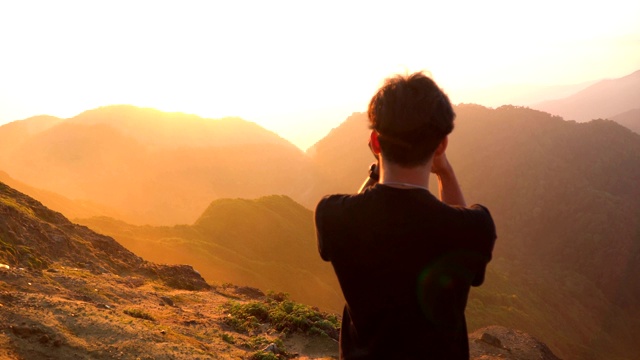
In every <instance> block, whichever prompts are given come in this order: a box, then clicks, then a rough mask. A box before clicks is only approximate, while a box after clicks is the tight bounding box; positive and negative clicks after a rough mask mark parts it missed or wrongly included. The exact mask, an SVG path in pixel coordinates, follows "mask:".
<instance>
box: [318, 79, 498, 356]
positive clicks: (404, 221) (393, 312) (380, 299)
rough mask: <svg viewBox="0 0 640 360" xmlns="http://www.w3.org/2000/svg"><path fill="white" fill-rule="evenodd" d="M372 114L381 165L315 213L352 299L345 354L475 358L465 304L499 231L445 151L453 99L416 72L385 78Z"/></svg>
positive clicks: (326, 253)
mask: <svg viewBox="0 0 640 360" xmlns="http://www.w3.org/2000/svg"><path fill="white" fill-rule="evenodd" d="M368 114H369V122H370V124H369V125H370V128H371V130H372V131H371V138H370V141H369V146H370V148H371V150H372V152H373V153H374V155H375V156H376V158H377V159H378V163H377V166H375V165H374V166H372V169H371V171H370V178H369V179H368V180H367V181H365V184H363V187H362V189H361V190H360V193H359V194H356V195H330V196H327V197H325V198H324V199H322V200H321V201H320V203H319V204H318V206H317V208H316V214H315V221H316V229H317V236H318V249H319V251H320V255H321V256H322V258H323V259H324V260H326V261H330V262H331V264H332V265H333V268H334V270H335V272H336V275H337V277H338V280H339V282H340V286H341V287H342V291H343V293H344V297H345V299H346V305H345V308H344V312H343V318H342V330H341V333H340V358H341V359H447V360H449V359H468V358H469V345H468V338H467V327H466V320H465V316H464V310H465V307H466V304H467V297H468V294H469V289H470V287H471V286H479V285H480V284H482V282H483V281H484V274H485V268H486V265H487V263H488V262H489V260H490V259H491V252H492V250H493V245H494V242H495V239H496V233H495V226H494V223H493V220H492V218H491V215H490V214H489V211H488V210H487V209H486V208H485V207H483V206H481V205H472V206H470V207H467V206H466V203H465V200H464V197H463V194H462V191H461V190H460V186H459V185H458V181H457V179H456V176H455V174H454V171H453V168H452V167H451V165H450V163H449V161H448V160H447V157H446V156H445V150H446V148H447V143H448V138H447V135H448V134H449V133H451V131H452V130H453V119H454V117H455V114H454V112H453V108H452V106H451V103H450V102H449V99H448V97H447V96H446V95H445V94H444V93H443V92H442V90H441V89H440V88H439V87H438V86H437V85H436V84H435V82H433V80H431V79H430V78H428V77H427V76H425V75H424V74H422V73H415V74H412V75H409V76H396V77H393V78H390V79H387V80H386V82H385V83H384V85H383V86H382V87H381V88H380V89H379V90H378V92H377V93H376V94H375V95H374V96H373V98H372V99H371V102H370V103H369V110H368ZM430 173H434V174H435V175H436V176H437V178H438V184H439V192H440V194H439V195H440V200H438V199H437V198H436V197H434V196H433V195H432V194H431V193H430V192H429V190H428V183H429V175H430Z"/></svg>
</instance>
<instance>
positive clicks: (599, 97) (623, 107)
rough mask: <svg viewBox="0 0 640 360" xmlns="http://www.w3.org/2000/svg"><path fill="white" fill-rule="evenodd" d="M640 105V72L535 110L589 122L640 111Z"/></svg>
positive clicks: (542, 104)
mask: <svg viewBox="0 0 640 360" xmlns="http://www.w3.org/2000/svg"><path fill="white" fill-rule="evenodd" d="M639 104H640V70H639V71H636V72H634V73H633V74H630V75H627V76H624V77H621V78H618V79H610V80H603V81H600V82H598V83H596V84H594V85H591V86H589V87H588V88H586V89H584V90H582V91H579V92H577V93H576V94H574V95H571V96H568V97H566V98H563V99H558V100H550V101H544V102H541V103H538V104H535V105H532V106H531V107H533V108H535V109H538V110H542V111H546V112H548V113H551V114H555V115H559V116H562V117H564V118H565V119H568V120H577V121H588V120H592V119H605V118H610V117H611V116H614V115H616V114H620V113H622V112H625V111H628V110H631V109H636V108H638V105H639Z"/></svg>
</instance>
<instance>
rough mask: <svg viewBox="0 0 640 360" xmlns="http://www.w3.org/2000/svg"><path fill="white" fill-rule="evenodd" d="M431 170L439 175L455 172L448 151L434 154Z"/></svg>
mask: <svg viewBox="0 0 640 360" xmlns="http://www.w3.org/2000/svg"><path fill="white" fill-rule="evenodd" d="M431 172H432V173H434V174H436V175H438V176H440V175H441V174H442V175H446V174H447V173H453V168H452V167H451V164H449V160H448V159H447V155H446V153H444V152H443V153H442V154H440V155H437V154H436V155H434V156H433V162H432V163H431Z"/></svg>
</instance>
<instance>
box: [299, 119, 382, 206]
mask: <svg viewBox="0 0 640 360" xmlns="http://www.w3.org/2000/svg"><path fill="white" fill-rule="evenodd" d="M368 129H369V128H368V122H367V114H364V113H353V114H352V115H351V116H349V117H348V118H347V119H346V120H345V121H344V122H343V123H342V124H341V125H340V126H339V127H337V128H335V129H332V130H331V131H330V132H329V134H327V136H325V137H324V138H322V139H321V140H320V141H318V142H317V143H315V144H314V145H313V146H311V147H310V148H309V149H307V155H308V156H309V157H310V158H311V160H312V161H313V164H314V166H315V167H316V168H317V169H318V170H319V171H320V173H321V174H322V175H323V176H324V177H326V178H328V179H331V180H332V182H331V183H330V185H331V186H332V187H331V188H330V189H327V190H329V191H328V193H336V192H339V193H350V192H354V191H355V190H357V188H358V186H359V185H360V183H361V182H362V181H364V179H365V177H366V176H367V170H368V165H369V164H371V163H372V162H373V161H375V159H374V157H373V155H372V154H371V151H370V150H369V148H368V147H367V144H368V142H369V132H370V130H368ZM354 179H356V180H357V181H354ZM318 200H319V199H318Z"/></svg>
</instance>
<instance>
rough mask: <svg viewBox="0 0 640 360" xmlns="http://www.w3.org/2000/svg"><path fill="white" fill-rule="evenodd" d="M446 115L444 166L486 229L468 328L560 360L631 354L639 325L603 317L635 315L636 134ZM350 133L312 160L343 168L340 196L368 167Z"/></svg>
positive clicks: (638, 261)
mask: <svg viewBox="0 0 640 360" xmlns="http://www.w3.org/2000/svg"><path fill="white" fill-rule="evenodd" d="M456 113H457V115H458V116H457V120H456V125H455V126H456V129H455V130H454V133H453V134H452V135H451V138H450V142H449V149H448V150H447V151H448V156H449V159H450V160H451V162H452V164H453V165H454V168H455V169H456V172H457V175H458V178H459V180H460V182H461V185H462V187H463V190H464V192H465V195H466V198H467V201H468V202H471V203H473V202H480V203H482V204H485V205H487V206H488V207H489V209H490V210H491V212H492V214H493V216H494V218H495V220H496V224H497V230H498V242H497V244H496V251H495V259H496V261H495V262H494V263H493V264H492V265H491V267H495V269H494V270H495V271H492V272H491V273H490V275H489V276H488V277H487V287H486V288H480V289H476V290H474V291H473V292H472V298H474V296H476V295H479V296H480V298H478V300H480V301H481V302H482V303H483V304H484V305H482V306H480V305H479V304H477V305H478V307H475V306H472V307H470V309H469V310H470V311H471V313H470V317H469V321H470V324H471V325H472V326H474V327H475V326H487V325H490V324H492V323H498V324H502V325H506V326H509V327H516V328H521V329H523V330H526V331H528V332H530V333H531V334H532V335H534V336H536V337H538V338H541V339H543V340H544V341H546V342H548V343H549V344H550V345H551V346H552V348H553V349H554V351H555V350H558V353H559V355H560V356H561V357H575V358H587V355H588V354H591V353H593V354H591V355H589V356H593V358H600V359H603V358H608V357H607V356H605V354H610V353H611V352H612V351H613V350H614V349H617V350H616V351H619V354H622V355H621V356H623V355H625V354H626V355H627V357H629V356H631V355H629V354H632V352H631V351H632V349H633V346H632V344H633V343H632V341H631V340H629V339H628V334H629V331H630V329H632V330H634V331H635V333H637V332H638V331H640V323H638V322H634V321H626V322H624V321H617V322H616V321H614V319H618V320H621V319H624V318H625V317H626V318H634V319H635V318H638V317H637V315H640V286H639V285H638V282H637V281H635V280H634V279H633V278H634V275H633V274H635V273H637V272H638V271H640V187H638V186H637V183H638V179H640V136H638V135H637V134H634V133H632V132H630V131H628V130H627V129H625V128H623V127H622V126H620V125H618V124H616V123H614V122H613V121H604V120H599V121H594V122H590V123H585V124H580V123H575V122H567V121H563V120H562V119H561V118H558V117H552V116H550V115H548V114H545V113H542V112H538V111H535V110H531V109H526V108H517V107H510V106H505V107H501V108H498V109H495V110H494V109H488V108H484V107H481V106H477V105H460V106H457V107H456ZM364 119H365V118H364V117H363V121H365V120H364ZM345 124H346V123H345ZM346 127H347V126H346V125H345V128H346ZM349 127H353V125H351V124H350V125H349ZM353 128H354V129H355V130H353V133H351V134H349V131H341V130H342V129H340V128H338V129H336V130H334V131H333V132H332V133H331V134H330V135H329V137H335V138H334V139H330V138H326V139H323V140H322V142H326V143H336V144H340V146H333V147H327V150H326V151H327V152H331V153H329V154H320V153H318V152H316V153H315V154H312V156H313V157H314V158H316V159H317V158H322V159H331V160H330V161H326V162H325V164H331V165H330V166H331V168H340V167H341V166H353V167H354V170H352V172H351V174H350V175H349V177H348V178H346V179H345V182H344V183H343V184H341V188H340V191H344V192H353V191H354V189H356V188H357V187H358V186H359V185H360V183H361V181H362V178H363V176H365V174H366V169H367V167H368V165H369V163H370V162H371V158H370V155H368V151H369V150H368V149H367V147H366V143H365V144H363V143H361V142H359V141H355V140H353V139H359V138H366V136H367V132H368V131H367V130H366V127H364V126H363V127H360V128H356V127H353ZM354 159H359V160H355V162H357V163H356V164H354ZM317 163H319V164H320V163H322V162H320V161H318V162H317ZM347 164H348V165H347ZM325 171H327V172H330V171H331V170H330V169H325ZM432 183H433V181H432ZM498 259H503V261H502V262H498ZM499 264H502V265H499ZM541 284H549V285H548V286H544V287H541ZM493 286H495V287H493ZM489 288H490V289H491V290H490V291H488V290H485V289H489ZM474 294H475V295H474ZM482 294H484V295H482ZM497 294H503V295H504V296H502V295H499V296H498V295H497ZM494 295H495V296H494ZM511 295H516V296H519V297H520V298H521V299H523V300H521V301H519V302H517V301H516V302H512V301H511V300H509V299H510V296H511ZM470 304H472V305H473V304H474V303H473V302H471V303H470ZM516 304H518V305H517V306H516ZM510 309H511V310H510ZM569 309H571V310H569ZM518 311H520V312H518ZM559 319H561V320H559ZM501 322H502V323H501ZM603 333H604V334H605V335H606V336H602V335H601V334H603ZM632 333H633V332H632ZM560 334H562V336H560ZM585 339H590V340H589V343H590V344H589V345H584V346H585V347H584V348H581V346H582V345H581V344H587V342H585V341H586V340H585ZM591 342H592V343H591ZM596 343H597V344H596ZM596 348H597V349H596ZM570 355H571V356H570ZM622 358H624V357H622Z"/></svg>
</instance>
